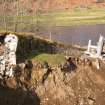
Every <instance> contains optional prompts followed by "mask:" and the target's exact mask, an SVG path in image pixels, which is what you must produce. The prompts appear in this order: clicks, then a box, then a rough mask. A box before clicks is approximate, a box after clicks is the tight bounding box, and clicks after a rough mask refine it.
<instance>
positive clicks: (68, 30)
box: [40, 24, 105, 45]
mask: <svg viewBox="0 0 105 105" xmlns="http://www.w3.org/2000/svg"><path fill="white" fill-rule="evenodd" d="M100 35H103V36H104V37H105V24H97V25H81V26H69V27H55V28H52V29H51V28H50V29H49V28H44V29H42V30H41V33H40V36H41V37H44V38H48V39H51V40H54V41H57V42H61V43H64V44H78V45H87V44H88V40H89V39H91V40H92V44H96V43H97V41H98V39H99V36H100Z"/></svg>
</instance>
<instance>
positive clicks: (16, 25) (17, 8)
mask: <svg viewBox="0 0 105 105" xmlns="http://www.w3.org/2000/svg"><path fill="white" fill-rule="evenodd" d="M15 5H16V15H15V16H14V32H17V28H18V16H19V0H17V1H16V4H15Z"/></svg>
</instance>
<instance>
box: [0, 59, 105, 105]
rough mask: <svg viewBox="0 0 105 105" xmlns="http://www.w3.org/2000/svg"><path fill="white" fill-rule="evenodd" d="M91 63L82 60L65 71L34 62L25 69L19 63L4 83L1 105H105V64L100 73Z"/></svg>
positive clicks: (0, 98) (0, 91)
mask: <svg viewBox="0 0 105 105" xmlns="http://www.w3.org/2000/svg"><path fill="white" fill-rule="evenodd" d="M89 62H90V61H87V63H84V62H83V61H81V60H79V61H78V64H76V63H75V64H76V66H75V68H74V69H73V68H72V69H67V70H64V71H62V70H61V68H60V67H53V68H43V67H41V66H40V64H38V63H37V62H35V61H32V64H33V66H29V65H27V64H26V67H25V68H22V64H20V68H17V73H16V75H15V77H14V78H9V79H5V80H3V81H1V85H0V105H104V104H105V76H104V75H105V70H104V63H101V64H103V65H101V68H100V70H97V69H96V68H95V66H94V65H93V64H92V65H90V63H89ZM91 63H92V62H91ZM23 69H24V70H23ZM19 70H20V72H19Z"/></svg>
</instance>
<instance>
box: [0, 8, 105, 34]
mask: <svg viewBox="0 0 105 105" xmlns="http://www.w3.org/2000/svg"><path fill="white" fill-rule="evenodd" d="M3 19H4V17H3V16H0V30H5V25H6V26H7V30H8V31H14V30H15V25H16V27H17V32H33V33H34V32H35V31H36V29H38V28H40V29H41V28H45V27H55V26H73V25H84V24H105V9H104V8H100V9H99V8H98V9H97V8H95V7H92V8H82V9H81V8H76V9H74V10H72V11H71V10H67V11H50V12H49V11H47V12H45V11H38V12H37V13H34V14H30V15H29V14H26V15H21V16H13V15H8V16H6V24H5V23H4V22H3Z"/></svg>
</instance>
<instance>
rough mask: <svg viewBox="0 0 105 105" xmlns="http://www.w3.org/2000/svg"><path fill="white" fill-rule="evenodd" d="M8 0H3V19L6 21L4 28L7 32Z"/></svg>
mask: <svg viewBox="0 0 105 105" xmlns="http://www.w3.org/2000/svg"><path fill="white" fill-rule="evenodd" d="M6 3H7V2H6V0H3V21H4V29H5V31H6V32H7V21H6Z"/></svg>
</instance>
